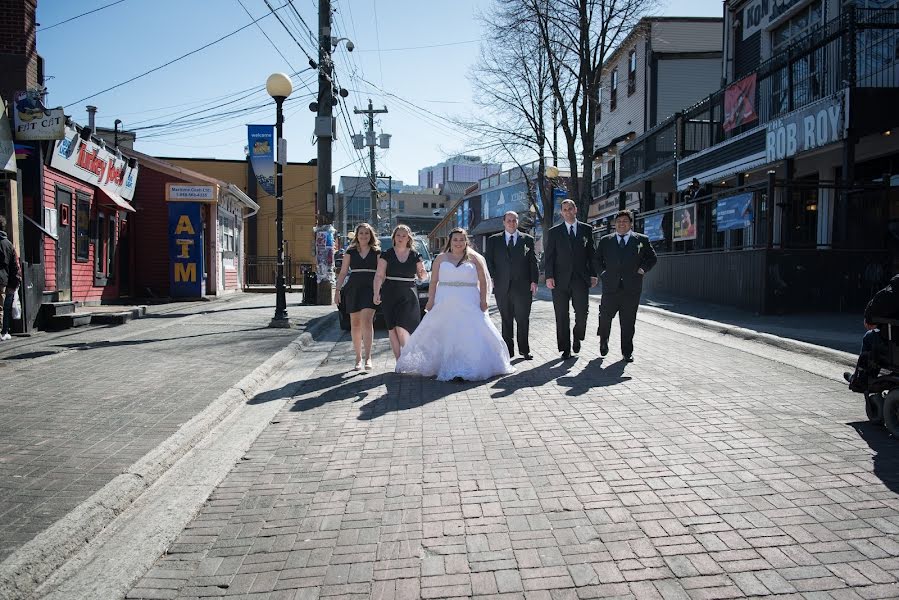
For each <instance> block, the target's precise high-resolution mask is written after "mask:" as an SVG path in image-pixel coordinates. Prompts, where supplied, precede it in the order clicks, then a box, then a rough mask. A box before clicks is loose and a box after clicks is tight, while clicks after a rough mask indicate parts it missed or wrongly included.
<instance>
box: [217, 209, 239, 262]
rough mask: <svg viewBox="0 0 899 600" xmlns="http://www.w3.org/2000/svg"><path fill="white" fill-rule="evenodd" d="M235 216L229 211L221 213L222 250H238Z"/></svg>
mask: <svg viewBox="0 0 899 600" xmlns="http://www.w3.org/2000/svg"><path fill="white" fill-rule="evenodd" d="M234 222H235V221H234V216H233V215H229V214H227V213H223V212H220V213H219V235H220V236H221V247H222V252H226V253H232V252H236V251H237V250H236V247H237V245H236V242H235V238H236V235H235V227H234Z"/></svg>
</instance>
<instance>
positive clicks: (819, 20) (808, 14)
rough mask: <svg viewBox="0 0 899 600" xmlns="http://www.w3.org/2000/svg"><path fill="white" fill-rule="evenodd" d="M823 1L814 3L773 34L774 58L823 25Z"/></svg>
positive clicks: (772, 47)
mask: <svg viewBox="0 0 899 600" xmlns="http://www.w3.org/2000/svg"><path fill="white" fill-rule="evenodd" d="M823 14H824V13H823V10H822V2H821V0H817V1H816V2H812V3H811V4H809V5H808V6H806V7H804V8H802V9H801V10H800V11H799V12H797V13H796V14H795V15H793V16H792V17H790V18H789V19H788V20H787V21H786V22H785V23H784V24H783V25H781V26H780V27H778V28H777V29H775V30H774V31H772V32H771V49H772V56H774V55H776V54H780V53H782V52H784V51H786V49H787V46H789V45H790V44H792V43H794V42H796V41H797V40H799V39H801V38H803V37H805V36H807V35H808V34H809V33H811V32H812V31H814V30H815V29H817V28H818V27H820V26H821V25H822V24H823Z"/></svg>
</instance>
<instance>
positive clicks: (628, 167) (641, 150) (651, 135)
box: [620, 117, 677, 183]
mask: <svg viewBox="0 0 899 600" xmlns="http://www.w3.org/2000/svg"><path fill="white" fill-rule="evenodd" d="M676 134H677V121H676V118H675V117H671V118H669V119H667V120H665V121H662V122H661V123H660V124H659V125H657V126H656V127H654V128H653V129H651V130H649V131H648V132H646V133H644V134H643V135H642V136H640V137H639V138H637V139H635V140H634V141H633V142H631V143H630V144H628V145H627V146H626V147H625V148H624V150H622V151H621V168H620V169H621V170H620V174H621V182H622V183H624V182H627V181H629V180H631V179H633V178H635V177H639V176H641V175H642V174H644V173H647V172H648V171H652V170H653V169H655V168H656V167H659V166H661V165H663V164H665V163H667V162H669V161H673V160H674V158H675V149H676V140H677V135H676Z"/></svg>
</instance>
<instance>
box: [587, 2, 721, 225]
mask: <svg viewBox="0 0 899 600" xmlns="http://www.w3.org/2000/svg"><path fill="white" fill-rule="evenodd" d="M721 45H722V19H720V18H701V17H647V18H644V19H641V20H640V22H639V23H638V24H637V26H636V27H634V29H633V30H632V31H631V32H630V33H629V34H628V36H627V38H625V40H624V41H623V42H622V43H621V45H619V46H618V48H616V49H615V51H614V52H613V53H612V55H611V56H610V57H609V59H608V60H607V61H606V63H605V64H604V65H603V69H602V83H601V86H600V92H599V110H598V113H597V114H598V121H597V124H596V137H595V143H594V148H595V153H594V157H595V162H594V166H593V169H594V170H593V172H594V175H593V190H592V196H593V203H592V204H591V207H590V211H589V213H588V215H587V217H588V220H589V221H590V222H592V223H601V224H603V225H604V224H608V222H609V221H608V217H609V216H610V215H612V214H613V213H614V212H615V211H617V210H619V208H620V207H621V206H625V207H627V208H631V209H636V208H638V207H639V197H638V194H637V193H635V192H630V191H626V190H624V189H621V187H620V183H621V181H622V177H621V172H620V167H621V157H620V150H621V148H622V147H623V146H624V145H625V144H627V142H629V141H630V140H632V139H634V138H635V137H637V136H639V135H641V134H643V133H645V132H646V131H648V130H650V129H652V128H654V127H655V126H656V125H658V124H659V123H660V122H662V121H665V120H666V119H668V118H669V117H671V116H672V115H673V114H675V113H676V112H677V111H679V110H681V109H683V107H685V106H690V105H692V104H694V103H695V102H698V101H699V100H701V99H702V98H704V97H706V96H708V95H709V94H710V93H711V92H713V91H715V90H717V89H718V88H719V87H720V86H721V77H722V68H721V54H722V51H721ZM671 141H672V142H673V140H671ZM641 191H642V190H641Z"/></svg>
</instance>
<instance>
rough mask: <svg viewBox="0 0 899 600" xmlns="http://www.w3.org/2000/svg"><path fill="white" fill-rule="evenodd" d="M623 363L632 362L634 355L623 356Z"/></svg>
mask: <svg viewBox="0 0 899 600" xmlns="http://www.w3.org/2000/svg"><path fill="white" fill-rule="evenodd" d="M624 362H634V355H633V354H625V355H624Z"/></svg>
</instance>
